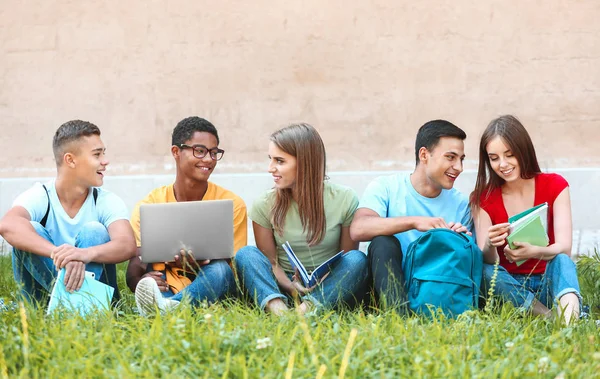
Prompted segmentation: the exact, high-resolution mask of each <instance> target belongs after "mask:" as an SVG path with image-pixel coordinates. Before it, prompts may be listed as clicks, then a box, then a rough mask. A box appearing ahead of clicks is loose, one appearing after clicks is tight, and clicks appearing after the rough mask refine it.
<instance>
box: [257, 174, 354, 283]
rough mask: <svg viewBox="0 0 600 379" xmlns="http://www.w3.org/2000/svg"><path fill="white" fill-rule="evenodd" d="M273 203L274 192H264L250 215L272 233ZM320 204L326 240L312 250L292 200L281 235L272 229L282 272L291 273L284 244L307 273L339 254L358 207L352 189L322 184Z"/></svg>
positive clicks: (296, 207)
mask: <svg viewBox="0 0 600 379" xmlns="http://www.w3.org/2000/svg"><path fill="white" fill-rule="evenodd" d="M274 203H275V190H269V191H267V192H265V193H264V194H263V195H261V196H260V197H259V198H258V199H257V200H256V201H255V202H254V204H253V205H252V210H251V211H250V214H249V216H250V219H252V221H254V222H256V223H257V224H258V225H260V226H262V227H264V228H268V229H271V230H273V223H272V217H271V209H272V208H273V204H274ZM323 204H324V208H325V220H326V221H325V222H326V227H325V228H326V229H325V237H324V238H323V240H322V241H321V243H320V244H318V245H316V246H312V247H309V246H308V243H307V242H306V233H304V232H303V231H302V223H301V222H300V214H299V213H298V204H297V203H296V202H295V201H293V200H292V203H291V205H290V209H289V210H288V212H287V214H286V217H285V229H284V233H283V236H280V235H279V234H278V233H276V232H275V230H273V235H274V236H275V244H276V245H277V258H278V260H279V265H280V266H281V268H283V270H284V271H285V272H288V273H290V272H293V269H292V266H291V265H290V262H289V260H288V257H287V255H286V253H285V251H284V250H283V248H282V247H281V245H282V244H283V243H284V242H285V241H289V243H290V245H291V246H292V249H293V250H294V253H296V256H298V259H300V262H302V264H303V265H304V267H305V268H306V269H307V270H308V271H309V272H310V271H312V270H313V269H314V268H316V267H318V266H319V265H320V264H321V263H323V262H325V261H326V260H327V259H329V258H330V257H332V256H333V255H335V254H336V253H337V252H339V251H340V235H341V232H342V227H346V226H350V223H351V222H352V218H353V217H354V212H355V211H356V208H357V207H358V196H356V192H354V190H352V189H351V188H348V187H345V186H342V185H339V184H333V183H329V182H325V187H324V191H323Z"/></svg>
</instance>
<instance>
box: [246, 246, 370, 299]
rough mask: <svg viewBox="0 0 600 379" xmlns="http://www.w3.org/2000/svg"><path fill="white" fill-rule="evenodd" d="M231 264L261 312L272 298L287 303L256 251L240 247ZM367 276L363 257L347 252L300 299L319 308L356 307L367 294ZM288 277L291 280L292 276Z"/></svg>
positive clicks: (262, 256) (271, 271)
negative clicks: (233, 263) (327, 273)
mask: <svg viewBox="0 0 600 379" xmlns="http://www.w3.org/2000/svg"><path fill="white" fill-rule="evenodd" d="M234 262H235V268H236V271H237V274H238V277H239V279H240V282H241V285H242V287H243V288H244V289H245V290H246V291H247V292H248V294H250V296H252V298H253V299H254V301H255V302H256V304H257V305H258V306H259V307H260V308H261V309H264V308H265V307H266V305H267V303H268V302H269V301H271V300H273V299H277V298H279V299H282V300H283V301H285V302H287V300H288V296H286V295H284V294H283V293H282V292H283V291H282V290H281V288H279V285H278V284H277V279H276V278H275V275H274V274H273V267H272V266H271V262H270V261H269V259H268V258H267V257H266V256H265V255H264V254H263V253H262V252H261V251H260V250H259V249H258V248H256V247H254V246H246V247H243V248H241V249H240V250H239V251H238V252H237V254H236V255H235V258H234ZM367 275H368V264H367V257H366V256H365V254H363V253H362V252H361V251H358V250H352V251H349V252H347V253H345V254H344V255H343V256H342V258H341V259H340V260H339V261H338V262H337V263H336V264H335V266H333V268H332V269H331V272H330V273H329V276H327V278H325V280H323V282H321V283H320V284H319V285H317V286H316V287H315V288H314V289H313V290H312V291H311V292H310V293H309V294H307V295H305V296H303V300H308V301H310V302H311V303H312V304H313V305H314V306H316V307H322V308H337V307H339V306H341V305H347V306H354V305H357V304H359V303H360V302H361V301H362V300H363V298H364V296H365V294H366V292H367V289H368V288H367V285H368V281H367ZM288 276H289V277H290V278H291V276H292V274H288Z"/></svg>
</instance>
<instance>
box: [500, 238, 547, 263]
mask: <svg viewBox="0 0 600 379" xmlns="http://www.w3.org/2000/svg"><path fill="white" fill-rule="evenodd" d="M513 245H515V248H514V249H511V248H509V247H508V246H506V247H505V248H504V256H505V257H506V259H508V261H509V262H519V261H524V260H526V259H532V258H539V253H538V246H534V245H532V244H529V243H527V242H513Z"/></svg>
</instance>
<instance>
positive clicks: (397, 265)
mask: <svg viewBox="0 0 600 379" xmlns="http://www.w3.org/2000/svg"><path fill="white" fill-rule="evenodd" d="M368 251H369V253H368V259H369V268H370V272H371V277H372V278H373V290H374V291H375V294H376V296H377V297H378V298H379V301H380V303H381V306H382V307H383V308H386V307H390V308H393V309H396V310H397V311H399V312H401V313H404V311H405V308H406V304H407V301H408V300H407V297H406V291H405V287H404V281H405V280H404V272H403V271H402V248H401V246H400V242H399V241H398V239H397V238H396V237H394V236H377V237H375V238H373V240H372V241H371V243H370V245H369V250H368Z"/></svg>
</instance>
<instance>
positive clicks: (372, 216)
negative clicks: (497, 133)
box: [350, 120, 471, 312]
mask: <svg viewBox="0 0 600 379" xmlns="http://www.w3.org/2000/svg"><path fill="white" fill-rule="evenodd" d="M466 137H467V136H466V134H465V132H464V131H463V130H461V129H460V128H458V127H457V126H455V125H454V124H452V123H450V122H448V121H445V120H434V121H429V122H427V123H426V124H425V125H423V126H422V127H421V128H420V129H419V131H418V133H417V138H416V142H415V158H416V167H415V170H414V171H413V172H412V174H411V173H397V174H394V175H390V176H383V177H379V178H377V179H375V180H374V181H373V182H372V183H370V184H369V186H368V187H367V189H366V190H365V193H364V194H363V197H362V199H361V201H360V204H359V206H358V210H357V211H356V214H355V215H354V220H353V222H352V225H351V226H350V235H351V236H352V239H353V240H355V241H371V243H370V245H369V248H368V256H369V265H370V273H371V275H372V279H373V289H374V290H375V294H376V296H377V297H378V299H379V300H380V302H381V304H382V306H383V307H386V306H387V307H392V308H394V309H397V310H399V311H401V312H402V311H403V310H404V308H405V307H404V306H405V305H406V302H407V300H406V294H405V291H404V274H403V270H402V268H403V265H402V254H403V252H406V250H407V248H408V246H409V245H410V243H411V242H412V241H414V240H416V239H417V238H418V237H419V236H420V235H421V234H422V233H423V232H426V231H428V230H430V229H435V228H448V229H452V230H454V231H457V232H468V231H469V230H470V229H471V213H470V210H469V202H468V199H467V197H466V196H464V195H463V194H461V193H460V192H459V191H458V190H456V189H455V188H453V186H454V182H455V180H456V178H457V177H458V176H459V175H460V173H461V172H462V171H463V160H464V158H465V154H464V142H463V141H464V139H465V138H466Z"/></svg>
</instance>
